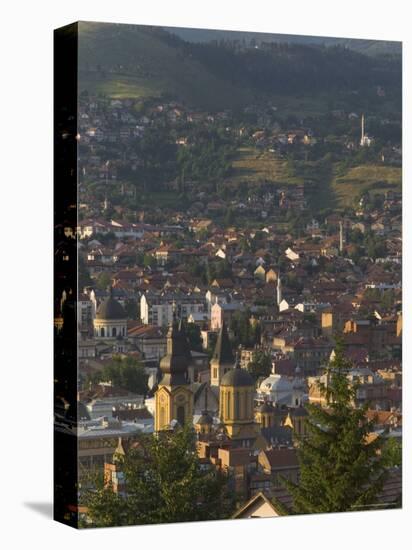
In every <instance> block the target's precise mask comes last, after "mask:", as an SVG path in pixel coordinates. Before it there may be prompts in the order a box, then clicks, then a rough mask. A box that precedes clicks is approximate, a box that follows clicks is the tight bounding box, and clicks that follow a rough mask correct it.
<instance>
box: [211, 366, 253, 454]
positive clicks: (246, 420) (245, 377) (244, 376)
mask: <svg viewBox="0 0 412 550" xmlns="http://www.w3.org/2000/svg"><path fill="white" fill-rule="evenodd" d="M254 394H255V383H254V381H253V378H252V377H251V375H250V374H249V373H248V372H247V370H246V369H242V368H241V367H240V361H239V357H238V359H237V361H236V367H235V368H234V369H230V370H229V371H228V372H227V373H226V374H225V375H224V376H223V377H222V380H221V383H220V400H219V416H220V420H221V422H222V424H224V426H225V430H226V433H227V435H228V436H229V437H230V439H232V440H234V441H235V442H236V443H238V445H239V446H240V447H252V446H253V445H254V443H255V441H256V438H257V435H258V430H257V425H256V424H255V420H254V410H253V401H254Z"/></svg>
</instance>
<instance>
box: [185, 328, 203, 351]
mask: <svg viewBox="0 0 412 550" xmlns="http://www.w3.org/2000/svg"><path fill="white" fill-rule="evenodd" d="M186 335H187V339H188V340H189V344H190V349H191V350H194V351H203V340H202V337H201V334H200V328H199V327H198V326H197V325H196V324H195V323H186Z"/></svg>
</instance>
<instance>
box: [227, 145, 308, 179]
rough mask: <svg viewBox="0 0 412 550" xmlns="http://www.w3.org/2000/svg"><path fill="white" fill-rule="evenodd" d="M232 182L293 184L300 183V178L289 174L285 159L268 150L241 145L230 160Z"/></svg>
mask: <svg viewBox="0 0 412 550" xmlns="http://www.w3.org/2000/svg"><path fill="white" fill-rule="evenodd" d="M232 169H233V172H232V174H231V176H230V181H231V182H232V183H240V182H241V181H247V182H249V183H253V184H259V183H261V182H262V181H271V182H274V183H283V184H285V183H286V184H288V183H289V184H293V183H301V182H302V181H303V180H302V178H299V177H296V176H290V175H289V173H288V170H287V163H286V161H284V160H282V159H279V158H277V157H276V156H275V154H274V153H270V152H269V151H263V152H262V151H259V149H256V148H255V147H241V148H239V149H238V151H237V154H236V156H235V158H234V159H233V161H232Z"/></svg>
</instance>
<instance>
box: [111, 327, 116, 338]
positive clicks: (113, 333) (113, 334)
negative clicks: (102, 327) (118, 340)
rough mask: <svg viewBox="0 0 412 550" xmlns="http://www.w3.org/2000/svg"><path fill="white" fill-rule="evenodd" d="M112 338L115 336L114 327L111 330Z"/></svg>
mask: <svg viewBox="0 0 412 550" xmlns="http://www.w3.org/2000/svg"><path fill="white" fill-rule="evenodd" d="M112 336H113V337H115V336H116V327H113V328H112Z"/></svg>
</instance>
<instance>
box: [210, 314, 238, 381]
mask: <svg viewBox="0 0 412 550" xmlns="http://www.w3.org/2000/svg"><path fill="white" fill-rule="evenodd" d="M234 365H235V358H234V356H233V353H232V346H231V345H230V341H229V335H228V333H227V329H226V324H225V322H224V321H223V323H222V327H221V329H220V332H219V336H218V337H217V342H216V347H215V351H214V352H213V357H212V360H211V362H210V385H211V386H220V381H221V380H222V377H223V376H224V374H226V373H227V372H228V371H229V370H230V369H233V367H234Z"/></svg>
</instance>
